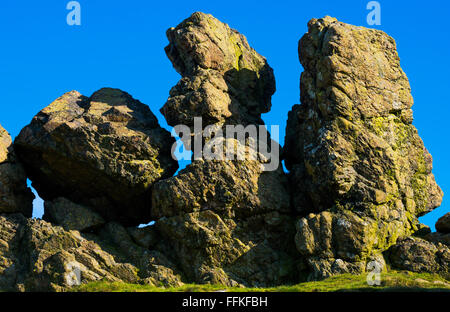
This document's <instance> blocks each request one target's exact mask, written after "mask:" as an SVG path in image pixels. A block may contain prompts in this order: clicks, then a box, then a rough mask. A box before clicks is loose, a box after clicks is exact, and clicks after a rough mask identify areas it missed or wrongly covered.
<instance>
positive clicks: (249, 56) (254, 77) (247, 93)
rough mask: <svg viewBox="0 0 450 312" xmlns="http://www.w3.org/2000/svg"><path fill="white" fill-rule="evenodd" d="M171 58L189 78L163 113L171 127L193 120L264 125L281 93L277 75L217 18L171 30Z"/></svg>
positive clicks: (192, 20) (195, 17) (199, 16)
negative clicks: (275, 96) (265, 115)
mask: <svg viewBox="0 0 450 312" xmlns="http://www.w3.org/2000/svg"><path fill="white" fill-rule="evenodd" d="M167 37H168V39H169V42H170V43H169V45H168V46H167V47H166V49H165V50H166V54H167V56H168V57H169V59H170V60H171V61H172V64H173V66H174V68H175V69H176V70H177V72H178V73H180V74H181V75H182V76H183V78H182V79H181V80H180V81H179V82H178V83H177V85H176V86H175V87H173V88H172V90H170V98H169V99H168V101H167V103H166V104H165V105H164V107H163V108H162V109H161V113H162V114H163V115H164V117H165V118H166V120H167V123H168V124H169V125H171V126H175V125H177V124H183V125H188V126H192V125H193V117H194V116H195V117H200V116H201V117H202V118H203V122H204V124H205V125H209V124H215V123H226V122H228V123H230V124H242V125H247V124H263V121H262V120H261V114H262V113H267V112H268V111H269V110H270V108H271V97H272V94H273V93H274V92H275V78H274V75H273V70H272V68H270V66H269V65H268V64H267V61H266V59H265V58H264V57H262V56H261V55H259V54H258V53H257V52H256V51H255V50H253V49H252V48H251V47H250V46H249V44H248V42H247V39H246V38H245V37H244V36H243V35H241V34H240V33H238V32H237V31H236V30H234V29H231V28H230V27H229V26H228V25H226V24H224V23H222V22H220V21H219V20H217V19H215V18H214V17H213V16H211V15H208V14H203V13H200V12H196V13H194V14H192V16H191V17H189V18H188V19H186V20H185V21H183V22H182V23H180V25H178V26H177V27H175V28H170V29H169V30H168V31H167Z"/></svg>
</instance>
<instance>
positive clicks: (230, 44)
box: [0, 12, 450, 291]
mask: <svg viewBox="0 0 450 312" xmlns="http://www.w3.org/2000/svg"><path fill="white" fill-rule="evenodd" d="M308 29H309V30H308V33H307V34H305V35H304V36H303V37H302V39H301V40H300V42H299V56H300V62H301V63H302V65H303V67H304V69H305V71H304V72H303V73H302V76H301V83H300V86H301V103H302V104H301V105H294V107H293V108H292V111H291V112H290V113H289V116H288V124H287V129H286V141H285V146H284V149H283V151H282V155H283V158H284V160H285V162H286V166H287V168H288V169H289V173H288V174H286V173H284V171H283V169H282V166H281V163H280V160H279V159H275V160H274V161H276V162H277V163H276V164H277V165H278V169H276V170H271V171H266V170H264V169H265V167H264V165H265V164H267V163H268V162H269V159H268V158H267V155H266V154H264V153H262V152H261V151H260V150H259V149H258V148H257V145H256V147H255V145H252V143H254V142H252V138H251V137H248V138H244V140H242V139H239V137H227V136H226V134H227V133H228V131H229V130H228V129H229V128H227V126H234V127H236V126H243V127H250V128H251V127H255V128H256V129H259V128H258V127H259V126H263V125H264V122H263V121H262V119H261V114H263V113H266V112H268V111H269V110H270V108H271V97H272V95H273V94H274V92H275V79H274V74H273V70H272V68H271V67H270V66H269V65H268V63H267V60H266V59H265V58H264V57H263V56H261V55H260V54H258V53H257V52H256V51H255V50H254V49H252V48H251V47H250V46H249V44H248V42H247V39H246V38H245V37H244V36H243V35H241V34H240V33H239V32H237V31H236V30H233V29H231V28H230V27H229V26H228V25H226V24H224V23H222V22H220V21H218V20H217V19H216V18H214V17H213V16H211V15H208V14H204V13H200V12H196V13H194V14H192V15H191V16H190V17H189V18H187V19H186V20H184V21H183V22H182V23H180V24H179V25H178V26H177V27H175V28H170V29H169V30H168V31H167V37H168V40H169V45H168V46H167V47H166V49H165V51H166V54H167V56H168V58H169V59H170V60H171V62H172V64H173V66H174V68H175V70H177V72H179V73H180V75H181V76H182V78H181V79H180V81H179V82H178V83H177V85H176V86H174V87H173V88H172V89H171V90H170V95H169V98H168V100H167V102H166V103H165V105H164V106H163V107H162V108H161V113H162V114H163V115H164V117H165V118H166V120H167V123H168V124H169V125H171V126H177V125H179V124H183V125H186V126H187V127H188V128H189V129H190V136H189V137H187V138H184V139H185V140H183V143H184V144H185V147H186V148H187V149H188V150H189V149H190V150H192V151H193V159H192V163H191V164H190V165H189V166H187V167H186V168H185V169H183V170H181V171H180V172H179V173H178V174H177V175H175V176H173V174H174V173H175V171H176V170H177V163H176V161H174V160H173V158H172V155H171V146H172V145H173V143H174V142H175V140H174V139H173V138H172V137H171V136H170V134H169V132H167V131H166V130H164V129H162V128H161V127H160V126H159V124H158V122H157V120H156V117H155V116H154V115H153V113H152V112H151V111H150V109H149V108H148V107H147V106H146V105H144V104H142V103H141V102H139V101H138V100H135V99H133V98H132V97H131V96H130V95H129V94H127V93H125V92H123V91H121V90H118V89H111V88H104V89H101V90H99V91H97V92H95V93H94V94H93V95H91V96H90V97H85V96H83V95H81V94H80V93H78V92H76V91H72V92H68V93H66V94H64V95H63V96H62V97H60V98H58V99H57V100H55V101H54V102H53V103H51V104H50V105H49V106H48V107H46V108H44V109H43V110H42V111H41V112H39V113H38V114H37V115H36V116H35V117H34V118H33V120H32V122H31V123H30V125H28V126H26V127H25V128H24V129H23V130H22V131H21V133H20V135H19V136H18V137H17V138H16V140H15V142H14V144H12V143H11V138H10V137H9V135H8V134H7V133H6V131H5V130H4V129H3V128H1V127H0V195H1V196H0V290H2V291H64V290H66V289H67V288H69V287H72V286H74V285H77V284H78V283H80V282H81V283H88V282H90V281H97V280H102V279H104V280H107V281H123V282H128V283H141V284H149V285H155V286H161V285H163V286H179V285H182V284H183V283H212V284H223V285H226V286H253V287H266V286H276V285H282V284H288V283H298V282H301V281H305V280H317V279H322V278H324V277H327V276H330V275H334V274H340V273H346V272H350V273H355V274H358V273H361V272H364V271H366V270H367V269H368V264H369V263H371V262H373V261H375V262H376V263H378V264H379V265H380V266H381V267H382V268H383V270H387V268H388V265H389V267H392V268H395V269H400V270H408V271H415V272H437V273H442V274H444V275H445V274H447V275H448V274H449V263H450V250H449V235H450V234H449V230H448V228H449V227H448V223H449V222H448V221H449V217H448V216H449V214H447V215H445V216H444V217H442V218H441V219H440V220H439V221H438V223H437V224H436V228H437V230H438V232H435V233H430V231H429V229H427V227H425V226H424V225H422V224H420V222H419V221H418V217H419V216H422V215H424V214H426V213H427V212H429V211H431V210H433V209H434V208H436V207H438V206H439V205H440V203H441V201H442V196H443V193H442V191H441V189H440V188H439V187H438V186H437V184H436V182H435V179H434V176H433V174H432V172H431V171H432V158H431V155H430V154H429V153H428V151H427V150H426V149H425V147H424V144H423V142H422V140H421V139H420V137H419V136H418V134H417V130H416V129H415V128H414V126H413V125H412V110H411V106H412V104H413V100H412V97H411V94H410V87H409V82H408V79H407V77H406V75H405V74H404V72H403V71H402V69H401V67H400V63H399V57H398V55H397V51H396V47H395V41H394V40H393V39H392V38H391V37H389V36H388V35H386V34H385V33H384V32H382V31H378V30H373V29H367V28H363V27H356V26H352V25H348V24H345V23H341V22H338V21H337V20H336V19H334V18H330V17H325V18H323V19H312V20H311V21H310V22H309V24H308ZM196 117H197V118H198V117H201V118H202V123H203V128H201V129H197V128H195V127H194V125H195V118H196ZM205 126H208V127H209V130H207V128H205ZM250 128H246V129H247V130H248V129H250ZM218 133H222V134H224V137H218V136H216V135H217V134H218ZM258 134H259V136H258V139H257V140H256V141H257V142H261V141H264V142H267V143H269V146H270V148H271V149H274V148H279V146H278V145H274V144H276V143H275V142H273V141H271V139H270V135H269V134H268V132H267V131H266V130H264V132H263V133H261V131H260V132H259V133H258ZM196 138H197V139H198V138H201V146H202V147H203V148H204V147H207V148H209V149H210V150H211V151H213V152H214V153H213V154H214V155H215V156H216V158H215V159H206V158H203V157H201V156H205V155H204V154H203V155H201V154H199V153H197V151H196V150H195V144H196V143H195V139H196ZM220 148H223V149H222V150H221V149H220ZM229 152H231V154H234V155H235V156H236V155H239V154H241V155H245V156H247V157H248V156H249V155H252V156H254V158H246V159H245V160H238V159H234V160H224V156H225V155H226V154H227V153H229ZM27 177H28V178H29V179H30V180H31V181H32V183H33V186H34V187H35V188H36V190H37V191H38V193H39V195H40V196H41V197H42V198H43V199H44V200H45V214H44V217H43V219H44V220H36V219H30V217H31V209H32V208H31V207H32V200H33V195H32V193H31V191H30V190H29V189H28V188H27V186H26V179H27ZM151 220H153V221H155V224H154V225H149V226H145V227H136V225H138V224H142V223H148V222H149V221H151ZM387 264H388V265H387Z"/></svg>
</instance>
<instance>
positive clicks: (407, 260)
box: [388, 237, 450, 277]
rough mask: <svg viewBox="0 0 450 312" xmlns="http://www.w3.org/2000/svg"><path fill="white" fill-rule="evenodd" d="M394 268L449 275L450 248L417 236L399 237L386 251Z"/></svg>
mask: <svg viewBox="0 0 450 312" xmlns="http://www.w3.org/2000/svg"><path fill="white" fill-rule="evenodd" d="M388 257H389V262H390V264H391V266H392V268H394V269H399V270H406V271H412V272H428V273H439V274H442V275H443V276H447V277H450V248H449V246H448V245H445V244H442V243H440V242H435V243H433V242H432V241H429V240H425V239H422V238H418V237H407V238H404V239H400V240H399V241H398V242H397V244H395V245H393V246H392V247H391V248H390V249H389V251H388Z"/></svg>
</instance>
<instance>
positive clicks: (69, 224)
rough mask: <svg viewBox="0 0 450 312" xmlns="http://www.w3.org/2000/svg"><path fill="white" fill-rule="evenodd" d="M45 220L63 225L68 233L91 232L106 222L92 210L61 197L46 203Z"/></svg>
mask: <svg viewBox="0 0 450 312" xmlns="http://www.w3.org/2000/svg"><path fill="white" fill-rule="evenodd" d="M44 207H45V210H44V211H45V213H44V216H43V219H44V220H45V221H49V222H52V223H54V224H57V225H61V226H62V227H63V228H64V229H65V230H66V231H70V230H76V231H80V232H83V231H89V230H93V229H96V228H99V227H101V226H102V225H103V224H105V220H104V219H103V218H102V217H101V216H100V215H99V214H98V213H96V212H95V211H92V209H90V208H88V207H85V206H82V205H77V204H75V203H73V202H71V201H70V200H68V199H66V198H63V197H60V198H57V199H55V200H53V201H46V202H45V203H44Z"/></svg>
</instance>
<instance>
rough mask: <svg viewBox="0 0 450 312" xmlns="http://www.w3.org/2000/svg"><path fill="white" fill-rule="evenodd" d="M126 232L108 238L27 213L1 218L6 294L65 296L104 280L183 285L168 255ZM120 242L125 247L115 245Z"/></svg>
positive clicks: (0, 265) (0, 266)
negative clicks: (135, 240) (66, 292)
mask: <svg viewBox="0 0 450 312" xmlns="http://www.w3.org/2000/svg"><path fill="white" fill-rule="evenodd" d="M121 229H122V231H120V230H121ZM124 232H125V233H126V230H124V229H123V228H121V227H118V229H115V231H114V233H113V234H114V235H112V234H111V233H110V235H108V236H107V238H103V237H101V236H100V235H94V234H86V235H84V234H80V232H78V231H65V230H64V229H63V228H62V227H60V226H55V225H52V224H50V223H48V222H46V221H42V220H36V219H26V218H25V217H23V215H22V214H9V215H0V289H1V290H2V291H61V290H64V289H66V288H68V287H72V286H76V285H79V284H80V283H87V282H90V281H99V280H106V281H111V282H114V281H123V282H128V283H146V284H150V285H155V286H156V285H157V286H159V285H161V284H162V285H167V286H179V285H181V280H180V275H178V274H177V273H176V271H175V270H174V269H172V268H171V264H170V262H168V261H167V260H166V259H165V257H164V256H162V255H159V254H158V253H155V252H153V253H152V252H150V251H145V250H141V249H139V248H140V247H139V246H137V245H134V244H133V243H132V242H131V240H130V239H129V237H128V236H127V235H123V233H124ZM118 237H119V238H118ZM114 238H115V239H120V244H118V242H116V244H115V245H112V243H111V241H112V240H113V239H114ZM111 246H113V247H111ZM136 251H137V252H136ZM133 252H134V254H133ZM164 265H166V266H164Z"/></svg>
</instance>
